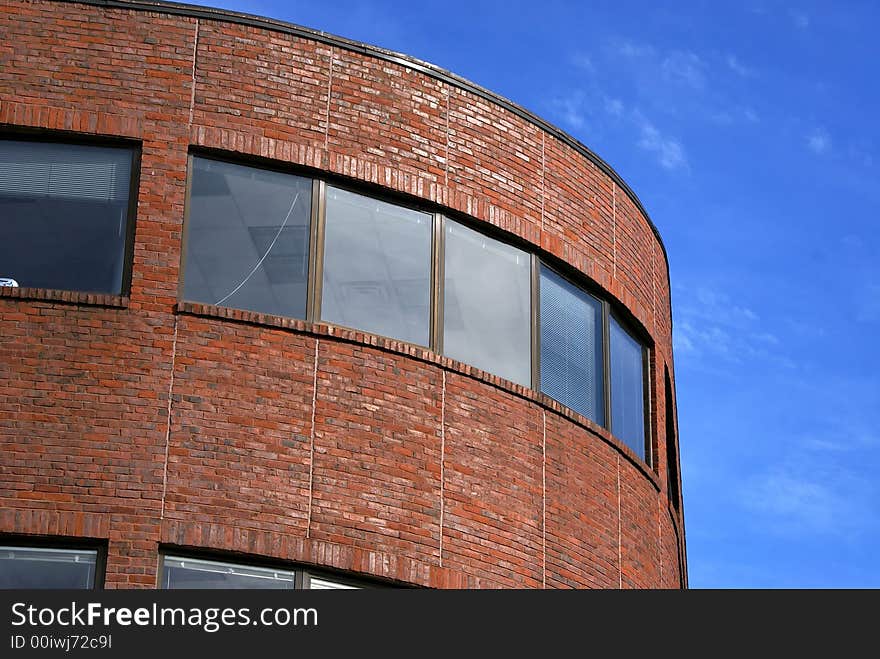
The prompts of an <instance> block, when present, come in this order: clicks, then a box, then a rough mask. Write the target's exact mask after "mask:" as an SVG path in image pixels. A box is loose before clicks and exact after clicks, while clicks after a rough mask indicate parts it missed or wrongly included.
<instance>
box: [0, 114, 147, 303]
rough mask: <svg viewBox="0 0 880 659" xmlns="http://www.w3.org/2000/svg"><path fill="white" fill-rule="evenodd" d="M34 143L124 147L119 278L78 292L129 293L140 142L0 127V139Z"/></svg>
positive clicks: (110, 137) (125, 138)
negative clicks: (115, 286) (106, 286)
mask: <svg viewBox="0 0 880 659" xmlns="http://www.w3.org/2000/svg"><path fill="white" fill-rule="evenodd" d="M6 141H9V142H35V143H42V144H58V145H71V146H94V147H105V148H112V149H126V150H128V151H129V155H130V156H131V167H130V174H129V180H128V200H127V203H126V205H125V209H126V210H125V240H124V241H123V244H122V250H123V253H122V277H121V279H120V282H119V290H118V291H110V292H106V291H78V290H77V289H61V290H71V291H77V292H81V293H97V294H101V295H118V296H127V295H131V278H132V271H133V265H134V238H135V227H136V225H137V210H138V202H139V198H140V178H141V162H142V160H143V142H142V141H141V140H137V139H131V138H127V137H118V136H112V135H89V134H85V133H78V132H73V131H66V130H55V129H45V128H32V127H28V126H2V127H0V142H6Z"/></svg>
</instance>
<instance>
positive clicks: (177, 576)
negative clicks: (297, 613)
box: [161, 556, 296, 590]
mask: <svg viewBox="0 0 880 659" xmlns="http://www.w3.org/2000/svg"><path fill="white" fill-rule="evenodd" d="M294 577H295V573H294V572H293V571H292V570H278V569H275V568H265V567H253V566H250V565H239V564H235V563H222V562H220V561H208V560H204V559H197V558H182V557H179V556H165V557H164V559H163V561H162V582H161V583H162V588H226V589H243V588H262V589H268V590H292V589H293V588H295V587H296V585H295V583H296V582H295V578H294Z"/></svg>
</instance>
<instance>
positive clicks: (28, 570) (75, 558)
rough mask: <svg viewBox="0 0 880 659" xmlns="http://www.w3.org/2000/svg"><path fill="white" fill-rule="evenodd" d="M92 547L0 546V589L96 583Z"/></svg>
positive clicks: (79, 585)
mask: <svg viewBox="0 0 880 659" xmlns="http://www.w3.org/2000/svg"><path fill="white" fill-rule="evenodd" d="M97 559H98V551H97V550H95V549H55V548H48V547H9V546H3V547H0V589H9V588H76V589H88V588H94V587H95V576H96V575H95V566H96V564H97Z"/></svg>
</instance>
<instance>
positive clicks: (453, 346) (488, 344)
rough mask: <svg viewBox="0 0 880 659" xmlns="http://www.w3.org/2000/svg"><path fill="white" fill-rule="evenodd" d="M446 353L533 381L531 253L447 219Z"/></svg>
mask: <svg viewBox="0 0 880 659" xmlns="http://www.w3.org/2000/svg"><path fill="white" fill-rule="evenodd" d="M445 241H446V245H445V251H446V254H445V263H444V279H445V285H444V293H443V294H444V303H443V352H444V353H445V354H446V355H449V356H450V357H452V358H453V359H457V360H459V361H462V362H466V363H468V364H473V365H474V366H477V367H479V368H481V369H483V370H484V371H488V372H489V373H495V374H496V375H500V376H501V377H503V378H507V379H508V380H512V381H514V382H518V383H520V384H522V385H525V386H530V385H531V257H530V255H529V254H527V253H526V252H523V251H522V250H519V249H516V248H515V247H511V246H510V245H505V244H504V243H502V242H499V241H497V240H493V239H492V238H489V237H488V236H484V235H483V234H481V233H478V232H476V231H474V230H472V229H469V228H467V227H465V226H462V225H461V224H458V223H457V222H453V221H451V220H446V232H445Z"/></svg>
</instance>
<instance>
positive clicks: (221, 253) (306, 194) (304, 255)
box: [183, 157, 312, 318]
mask: <svg viewBox="0 0 880 659" xmlns="http://www.w3.org/2000/svg"><path fill="white" fill-rule="evenodd" d="M191 176H192V182H191V186H192V187H191V190H190V199H189V216H188V220H187V236H186V257H185V261H184V266H183V297H184V299H186V300H189V301H192V302H202V303H204V304H212V305H217V306H224V307H233V308H236V309H247V310H250V311H257V312H261V313H267V314H273V315H278V316H289V317H293V318H305V315H306V291H307V288H308V274H309V273H308V264H309V220H310V216H311V201H312V200H311V195H312V182H311V180H310V179H306V178H302V177H300V176H293V175H291V174H283V173H280V172H273V171H267V170H263V169H256V168H254V167H245V166H243V165H234V164H231V163H226V162H220V161H217V160H209V159H206V158H198V157H194V158H193V166H192V174H191Z"/></svg>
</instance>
